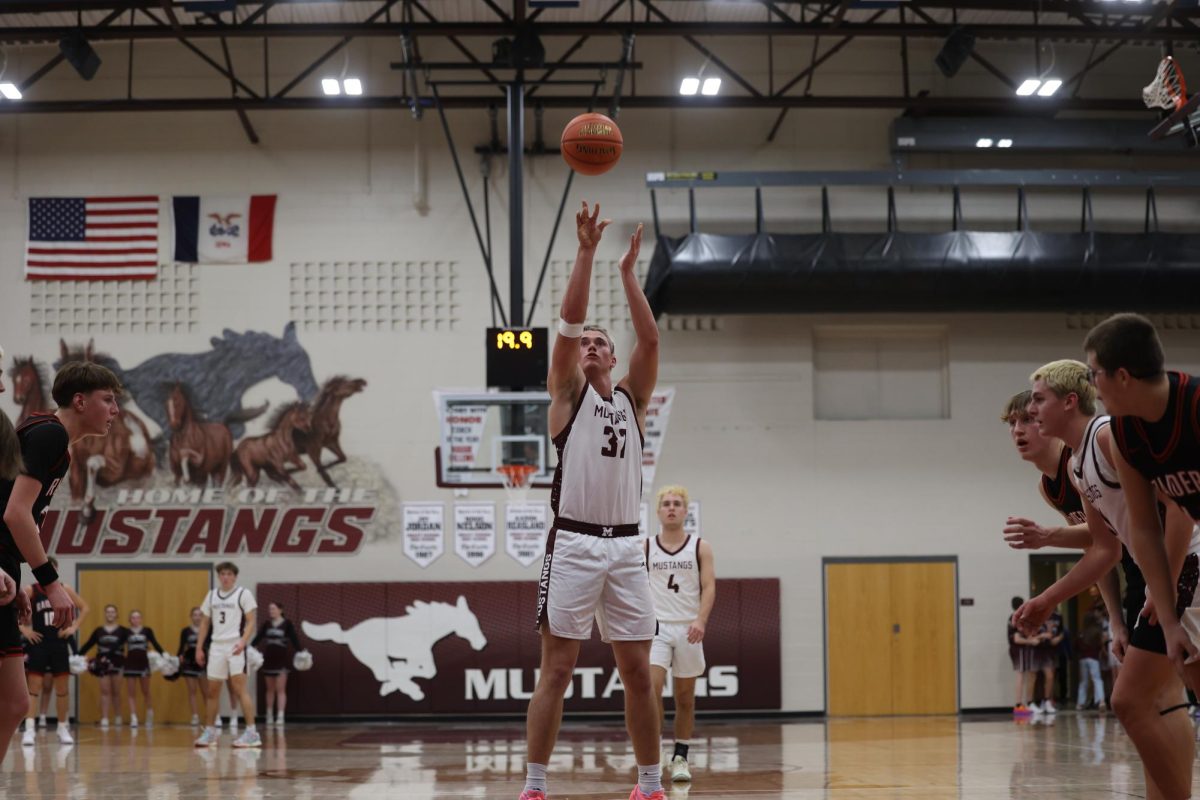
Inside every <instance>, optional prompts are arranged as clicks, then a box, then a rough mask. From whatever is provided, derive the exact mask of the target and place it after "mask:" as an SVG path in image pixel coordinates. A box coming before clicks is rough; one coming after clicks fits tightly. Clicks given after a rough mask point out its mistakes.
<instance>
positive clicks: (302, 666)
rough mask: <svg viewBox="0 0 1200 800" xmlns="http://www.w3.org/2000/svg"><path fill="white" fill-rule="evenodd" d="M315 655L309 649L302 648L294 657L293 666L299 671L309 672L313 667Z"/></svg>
mask: <svg viewBox="0 0 1200 800" xmlns="http://www.w3.org/2000/svg"><path fill="white" fill-rule="evenodd" d="M312 665H313V657H312V653H310V652H308V651H307V650H301V651H300V652H298V653H296V655H295V656H294V657H293V658H292V666H293V667H295V668H296V671H297V672H308V671H309V670H310V669H312Z"/></svg>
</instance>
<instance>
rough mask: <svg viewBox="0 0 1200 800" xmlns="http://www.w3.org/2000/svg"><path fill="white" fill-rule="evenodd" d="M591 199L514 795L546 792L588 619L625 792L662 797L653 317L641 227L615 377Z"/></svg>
mask: <svg viewBox="0 0 1200 800" xmlns="http://www.w3.org/2000/svg"><path fill="white" fill-rule="evenodd" d="M599 217H600V207H599V206H596V209H595V211H594V212H592V213H590V214H589V212H588V207H587V203H584V204H583V210H582V211H581V212H580V213H578V214H576V215H575V224H576V226H577V234H578V237H579V253H578V255H577V256H576V257H575V266H574V268H573V269H572V270H571V277H570V279H569V280H568V282H567V289H566V293H565V294H564V296H563V302H562V309H561V317H562V319H561V320H560V322H559V326H558V336H557V338H556V339H555V342H554V353H553V355H552V356H551V361H550V374H549V375H548V376H547V379H546V383H547V388H548V389H549V391H550V413H549V426H550V433H551V435H553V437H554V446H555V448H557V450H558V469H557V472H556V474H555V476H554V487H553V489H552V490H551V494H550V504H551V507H552V508H553V509H554V524H553V526H552V527H551V528H550V533H549V536H548V537H547V540H546V558H545V561H544V562H543V564H542V574H541V578H540V580H539V585H538V609H537V622H538V628H539V630H540V631H541V637H542V660H541V670H540V677H539V678H538V683H537V687H536V688H535V689H534V692H533V698H532V699H531V700H530V702H529V715H528V720H527V722H526V735H527V743H528V750H527V773H526V779H525V790H524V791H523V792H522V793H521V798H522V800H544V798H545V797H546V764H547V763H548V762H549V760H550V753H551V751H552V750H553V749H554V742H555V740H556V739H557V738H558V728H559V725H560V724H561V722H562V710H563V695H564V694H565V692H566V690H567V688H568V686H570V683H571V678H572V676H573V674H574V670H575V661H576V660H577V659H578V657H579V648H580V645H581V644H582V642H583V641H584V640H586V639H588V638H590V637H591V635H592V618H593V616H594V617H595V619H596V621H597V622H598V623H599V626H600V636H601V638H602V639H604V641H606V642H610V643H611V644H612V648H613V656H614V658H615V660H616V662H617V671H618V672H619V673H620V675H621V682H622V684H623V686H624V688H625V726H626V729H627V730H628V731H629V738H630V739H631V740H632V741H633V751H634V755H635V757H636V759H637V768H638V783H637V786H635V787H634V788H633V792H632V793H631V794H630V800H644V799H645V798H651V799H652V800H661V798H663V797H664V795H663V790H662V768H661V766H660V765H659V750H658V748H659V725H660V721H659V710H658V701H657V699H656V698H655V697H654V686H653V684H652V682H651V678H650V643H651V641H652V640H653V639H654V633H655V630H656V628H657V622H656V620H655V616H654V600H653V598H652V596H651V594H650V578H649V575H648V574H647V572H646V557H645V551H644V550H643V549H642V543H641V541H640V540H639V539H638V521H639V519H640V517H641V496H642V440H643V433H642V431H643V430H644V425H645V419H646V408H647V407H648V406H649V404H650V395H651V393H652V392H653V391H654V383H655V381H656V380H657V378H658V325H657V324H656V323H655V321H654V314H653V313H652V312H651V311H650V304H649V303H648V302H646V297H645V295H644V294H642V288H641V286H639V285H638V281H637V275H636V274H635V273H634V266H635V265H636V264H637V257H638V250H639V248H640V247H641V244H642V226H641V225H638V227H637V231H636V232H635V233H634V234H633V235H632V236H631V237H630V239H629V250H628V251H626V253H625V255H624V256H622V257H621V266H620V269H621V284H622V286H623V287H624V289H625V299H626V301H627V302H628V303H629V316H630V319H631V321H632V322H633V329H634V332H635V333H636V334H637V343H636V344H635V345H634V347H633V350H632V351H631V352H630V354H629V372H628V374H626V376H625V377H624V378H622V379H621V380H620V381H619V382H615V383H614V381H613V374H612V373H613V369H614V367H616V365H617V357H616V355H615V354H614V352H613V342H612V339H610V338H609V336H608V334H607V333H605V332H604V331H603V330H601V329H599V328H595V327H587V326H585V325H584V324H583V323H584V319H585V318H586V316H587V308H588V290H589V288H590V287H591V283H592V259H593V258H594V257H595V254H596V247H597V245H599V244H600V237H601V236H602V235H603V233H604V229H605V228H606V227H608V225H609V220H603V221H601V220H600V219H599Z"/></svg>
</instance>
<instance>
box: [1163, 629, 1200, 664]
mask: <svg viewBox="0 0 1200 800" xmlns="http://www.w3.org/2000/svg"><path fill="white" fill-rule="evenodd" d="M1162 628H1163V638H1164V639H1166V640H1167V657H1168V658H1170V659H1171V661H1173V662H1174V663H1175V666H1176V667H1178V668H1180V669H1182V668H1183V667H1184V666H1185V665H1188V664H1195V663H1196V662H1197V661H1200V649H1197V648H1196V645H1195V644H1193V643H1192V639H1191V637H1190V636H1188V634H1187V631H1185V630H1184V629H1183V626H1182V625H1180V624H1179V622H1178V621H1172V622H1169V623H1167V624H1165V625H1163V626H1162Z"/></svg>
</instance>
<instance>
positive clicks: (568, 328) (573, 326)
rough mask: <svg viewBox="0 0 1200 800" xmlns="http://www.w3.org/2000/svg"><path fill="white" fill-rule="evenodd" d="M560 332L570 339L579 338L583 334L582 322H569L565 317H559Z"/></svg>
mask: <svg viewBox="0 0 1200 800" xmlns="http://www.w3.org/2000/svg"><path fill="white" fill-rule="evenodd" d="M558 332H559V333H560V334H561V335H563V336H565V337H567V338H568V339H578V338H579V337H580V336H583V323H582V322H567V321H566V320H565V319H559V321H558Z"/></svg>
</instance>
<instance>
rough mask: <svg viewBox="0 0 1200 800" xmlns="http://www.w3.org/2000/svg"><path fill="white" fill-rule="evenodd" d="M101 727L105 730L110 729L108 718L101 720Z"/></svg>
mask: <svg viewBox="0 0 1200 800" xmlns="http://www.w3.org/2000/svg"><path fill="white" fill-rule="evenodd" d="M100 727H101V728H104V729H105V730H107V729H108V717H104V718H102V719H101V720H100Z"/></svg>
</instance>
